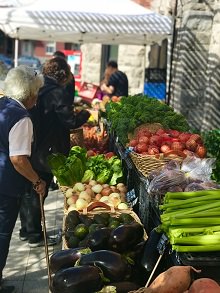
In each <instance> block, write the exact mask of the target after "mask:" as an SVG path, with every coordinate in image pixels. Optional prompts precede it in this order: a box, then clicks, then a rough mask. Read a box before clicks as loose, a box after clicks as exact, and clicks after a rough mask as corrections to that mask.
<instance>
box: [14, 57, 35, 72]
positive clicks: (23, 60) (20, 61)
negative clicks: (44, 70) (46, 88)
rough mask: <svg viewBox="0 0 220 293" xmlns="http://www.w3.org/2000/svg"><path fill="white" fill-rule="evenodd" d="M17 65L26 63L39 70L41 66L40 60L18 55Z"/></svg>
mask: <svg viewBox="0 0 220 293" xmlns="http://www.w3.org/2000/svg"><path fill="white" fill-rule="evenodd" d="M18 65H27V66H30V67H32V68H34V69H36V70H37V71H40V68H41V62H40V60H39V59H38V58H36V57H33V56H20V57H19V58H18Z"/></svg>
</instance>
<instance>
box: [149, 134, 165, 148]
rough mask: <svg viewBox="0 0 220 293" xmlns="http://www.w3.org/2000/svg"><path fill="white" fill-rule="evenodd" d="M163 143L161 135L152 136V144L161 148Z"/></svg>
mask: <svg viewBox="0 0 220 293" xmlns="http://www.w3.org/2000/svg"><path fill="white" fill-rule="evenodd" d="M161 142H162V138H161V137H160V136H159V135H152V136H151V137H150V144H155V145H157V146H160V144H161Z"/></svg>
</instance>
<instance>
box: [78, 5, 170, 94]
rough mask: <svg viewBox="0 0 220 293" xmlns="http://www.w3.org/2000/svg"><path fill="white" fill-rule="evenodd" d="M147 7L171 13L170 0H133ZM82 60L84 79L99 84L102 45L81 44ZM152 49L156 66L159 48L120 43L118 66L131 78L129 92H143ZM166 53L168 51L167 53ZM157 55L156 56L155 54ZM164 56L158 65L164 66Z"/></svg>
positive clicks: (152, 58)
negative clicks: (152, 48)
mask: <svg viewBox="0 0 220 293" xmlns="http://www.w3.org/2000/svg"><path fill="white" fill-rule="evenodd" d="M133 1H134V2H136V3H138V4H140V5H143V6H144V7H146V8H151V9H153V10H154V11H159V12H161V13H162V14H164V15H167V14H169V11H170V7H171V6H170V1H169V0H133ZM81 50H82V54H83V61H82V81H87V82H92V83H95V84H99V82H100V80H101V78H102V77H101V71H100V69H101V61H102V53H101V52H102V45H100V44H83V45H82V46H81ZM150 51H151V65H153V66H154V64H153V63H154V62H153V61H154V60H155V59H157V58H158V57H157V56H158V52H157V50H156V49H155V50H151V47H150V46H146V48H145V47H144V46H134V45H119V48H118V60H117V61H118V66H119V69H120V70H121V71H123V72H125V73H126V74H127V76H128V80H129V94H136V93H142V92H143V89H144V78H145V68H146V67H148V66H149V64H150V60H149V52H150ZM165 54H166V53H165ZM154 55H155V56H154ZM163 55H164V52H163ZM163 60H164V58H162V60H161V61H160V62H161V64H159V65H158V64H157V66H164V64H163V63H164V62H163Z"/></svg>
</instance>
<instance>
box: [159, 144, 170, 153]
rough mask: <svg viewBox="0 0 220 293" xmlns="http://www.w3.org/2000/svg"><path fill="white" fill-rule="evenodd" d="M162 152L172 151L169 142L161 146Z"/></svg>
mask: <svg viewBox="0 0 220 293" xmlns="http://www.w3.org/2000/svg"><path fill="white" fill-rule="evenodd" d="M160 150H161V152H162V153H167V152H169V151H170V147H169V146H168V145H167V144H163V145H162V146H161V148H160Z"/></svg>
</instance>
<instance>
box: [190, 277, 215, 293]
mask: <svg viewBox="0 0 220 293" xmlns="http://www.w3.org/2000/svg"><path fill="white" fill-rule="evenodd" d="M188 293H220V286H219V285H218V283H217V282H215V281H214V280H212V279H209V278H201V279H197V280H195V281H194V282H193V283H192V285H191V286H190V288H189V291H188Z"/></svg>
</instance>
